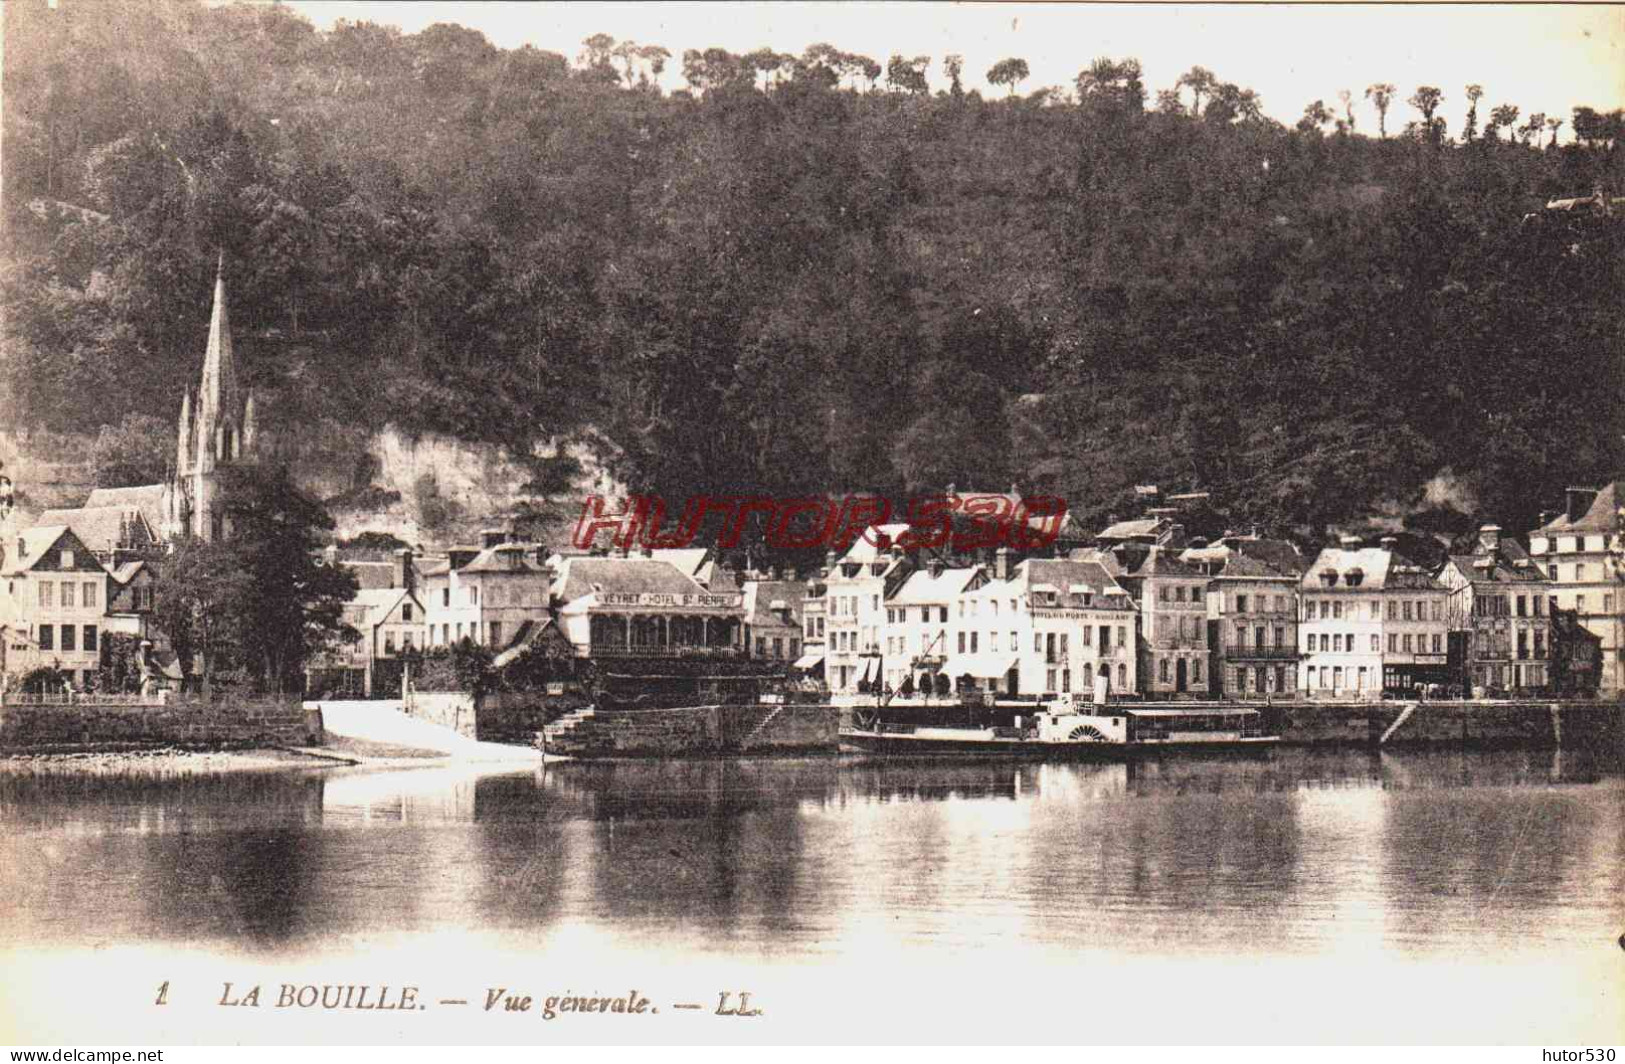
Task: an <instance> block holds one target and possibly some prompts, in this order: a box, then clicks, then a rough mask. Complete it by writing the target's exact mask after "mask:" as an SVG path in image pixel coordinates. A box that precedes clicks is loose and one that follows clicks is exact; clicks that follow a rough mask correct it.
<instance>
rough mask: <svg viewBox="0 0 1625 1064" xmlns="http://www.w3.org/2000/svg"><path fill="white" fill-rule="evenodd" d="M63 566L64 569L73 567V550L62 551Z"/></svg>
mask: <svg viewBox="0 0 1625 1064" xmlns="http://www.w3.org/2000/svg"><path fill="white" fill-rule="evenodd" d="M62 568H64V569H72V568H73V551H71V550H65V551H63V552H62Z"/></svg>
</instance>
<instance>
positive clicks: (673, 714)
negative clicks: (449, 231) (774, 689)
mask: <svg viewBox="0 0 1625 1064" xmlns="http://www.w3.org/2000/svg"><path fill="white" fill-rule="evenodd" d="M839 721H840V710H838V709H836V708H835V707H832V706H819V705H784V706H763V705H714V706H687V707H684V708H682V709H609V710H597V711H595V712H594V713H593V715H592V716H591V717H589V718H587V719H585V720H583V721H581V722H580V723H579V724H577V725H575V726H574V727H573V728H571V729H570V731H569V732H568V734H565V735H562V736H559V737H558V738H557V739H555V740H554V741H553V742H552V743H550V744H549V746H548V751H549V752H550V753H560V754H574V755H589V756H597V757H718V756H733V755H748V754H791V753H832V752H834V751H835V749H836V747H837V742H838V738H837V730H838V727H839Z"/></svg>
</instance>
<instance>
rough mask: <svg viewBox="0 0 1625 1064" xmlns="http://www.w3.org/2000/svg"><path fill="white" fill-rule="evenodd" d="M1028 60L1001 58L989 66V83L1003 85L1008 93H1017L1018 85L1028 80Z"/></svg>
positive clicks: (1012, 94)
mask: <svg viewBox="0 0 1625 1064" xmlns="http://www.w3.org/2000/svg"><path fill="white" fill-rule="evenodd" d="M1027 74H1028V71H1027V60H1025V59H1017V58H1014V57H1011V58H1009V59H1001V60H999V61H998V62H997V63H994V64H993V65H992V66H990V67H988V68H987V81H988V84H989V85H1003V86H1004V87H1005V89H1006V90H1007V93H1008V95H1011V96H1014V95H1015V94H1016V86H1017V85H1020V84H1021V83H1022V82H1023V81H1026V80H1027Z"/></svg>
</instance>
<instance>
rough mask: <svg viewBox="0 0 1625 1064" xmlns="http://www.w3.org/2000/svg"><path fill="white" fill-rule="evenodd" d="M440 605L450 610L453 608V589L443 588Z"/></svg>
mask: <svg viewBox="0 0 1625 1064" xmlns="http://www.w3.org/2000/svg"><path fill="white" fill-rule="evenodd" d="M440 605H441V606H443V607H448V608H449V607H450V606H451V588H449V587H447V588H441V590H440Z"/></svg>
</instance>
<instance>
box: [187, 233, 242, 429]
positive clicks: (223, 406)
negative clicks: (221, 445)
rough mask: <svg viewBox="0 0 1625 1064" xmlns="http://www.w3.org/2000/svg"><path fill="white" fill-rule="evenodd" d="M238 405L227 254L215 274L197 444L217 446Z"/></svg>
mask: <svg viewBox="0 0 1625 1064" xmlns="http://www.w3.org/2000/svg"><path fill="white" fill-rule="evenodd" d="M236 404H237V360H236V359H235V358H234V357H233V356H232V351H231V321H230V318H229V317H228V316H227V314H226V253H225V252H224V251H222V252H221V253H220V259H219V262H218V264H217V265H216V267H215V274H214V312H213V314H212V315H211V316H210V318H209V346H208V350H207V351H205V352H204V355H203V380H202V383H201V385H200V386H199V388H198V397H197V433H196V438H195V442H196V446H197V447H198V449H199V451H202V450H203V449H204V448H208V449H211V450H212V449H214V448H215V447H216V442H215V437H216V434H217V433H218V432H219V430H220V428H221V422H222V421H234V420H235V411H236Z"/></svg>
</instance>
